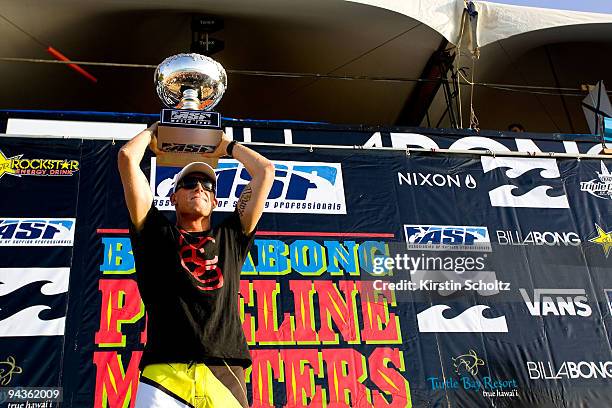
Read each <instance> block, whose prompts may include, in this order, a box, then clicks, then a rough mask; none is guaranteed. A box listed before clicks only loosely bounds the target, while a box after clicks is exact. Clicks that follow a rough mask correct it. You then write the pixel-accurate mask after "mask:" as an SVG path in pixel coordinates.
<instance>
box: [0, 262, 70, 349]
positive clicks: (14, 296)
mask: <svg viewBox="0 0 612 408" xmlns="http://www.w3.org/2000/svg"><path fill="white" fill-rule="evenodd" d="M69 275H70V268H0V337H24V336H62V335H63V334H64V326H65V323H66V296H67V292H68V278H69Z"/></svg>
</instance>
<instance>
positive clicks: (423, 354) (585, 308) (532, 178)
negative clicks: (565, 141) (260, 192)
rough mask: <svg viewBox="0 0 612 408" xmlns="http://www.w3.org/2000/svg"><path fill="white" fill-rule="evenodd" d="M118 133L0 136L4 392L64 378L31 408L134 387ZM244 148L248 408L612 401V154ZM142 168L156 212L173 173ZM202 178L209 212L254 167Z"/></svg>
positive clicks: (130, 395)
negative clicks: (256, 213) (255, 199)
mask: <svg viewBox="0 0 612 408" xmlns="http://www.w3.org/2000/svg"><path fill="white" fill-rule="evenodd" d="M121 145H122V143H119V142H117V143H113V142H111V141H93V140H85V141H82V140H62V139H30V138H3V139H1V141H0V196H1V197H2V200H0V386H2V387H22V386H23V387H25V386H27V387H62V389H63V402H62V403H51V402H48V403H47V402H45V403H46V404H47V405H45V407H51V406H62V407H96V408H99V407H126V406H132V403H133V400H134V396H135V393H136V388H137V384H138V374H139V373H138V368H137V367H138V362H139V360H140V357H141V355H142V350H143V348H144V344H145V343H146V340H147V338H146V313H145V307H144V305H143V303H142V300H141V299H140V296H139V293H138V289H137V286H136V282H135V276H136V274H137V273H138V271H136V270H135V268H134V259H133V254H132V250H131V244H130V240H129V237H128V234H127V229H126V228H127V225H128V223H127V222H128V214H127V210H126V208H125V204H124V200H123V193H122V188H121V184H120V179H119V175H118V171H117V164H116V156H117V152H118V149H119V148H120V147H121ZM256 150H258V151H259V152H260V153H262V154H264V155H265V156H266V157H268V158H269V159H270V160H272V161H273V162H274V163H275V167H276V175H275V181H274V185H273V188H272V191H271V193H270V196H269V198H268V201H267V204H266V209H265V214H264V216H263V217H262V220H261V222H260V224H259V227H258V232H257V235H256V239H255V242H254V244H253V247H252V250H251V252H250V254H249V256H248V258H247V261H246V263H245V265H244V266H243V269H242V282H241V287H240V295H241V296H240V302H239V304H238V305H236V307H238V308H239V310H240V314H241V316H242V318H243V328H244V332H245V334H246V338H247V340H248V342H249V345H250V349H251V353H252V356H253V366H252V368H251V369H249V370H248V371H247V382H248V384H247V385H248V394H249V400H250V401H251V402H252V404H253V406H254V407H305V406H315V407H316V406H330V407H349V406H350V407H410V406H414V407H442V406H444V407H448V406H451V407H472V406H492V407H493V406H494V407H510V406H512V407H520V406H524V407H552V406H566V407H578V406H593V407H603V406H612V388H611V387H610V385H611V380H612V352H611V347H610V338H611V337H610V336H611V329H610V328H611V327H612V317H611V312H612V270H611V268H610V258H609V254H610V250H611V249H612V217H611V215H612V214H611V205H612V201H611V199H612V176H611V175H610V169H611V168H612V161H602V160H587V159H582V160H575V159H558V158H535V157H499V156H497V157H494V156H479V155H459V154H452V155H449V154H446V155H445V154H440V153H423V154H410V155H406V153H405V152H403V151H374V150H355V149H348V148H347V149H328V148H313V149H308V148H299V147H289V146H287V147H269V146H267V147H263V146H258V147H257V148H256ZM142 167H143V170H144V172H145V174H146V175H147V176H148V177H149V178H150V183H151V188H152V190H153V192H154V197H155V203H156V205H157V206H158V207H159V208H160V209H162V210H171V209H172V208H171V207H170V206H169V204H168V197H169V192H170V189H171V186H172V177H173V176H174V174H175V173H176V172H177V171H178V170H179V169H172V168H162V167H157V166H156V165H155V159H154V158H153V157H150V156H147V157H146V158H145V159H144V160H143V163H142ZM217 172H218V180H219V185H218V196H219V197H218V198H219V202H220V205H219V208H218V209H217V210H216V211H215V214H214V216H213V222H219V221H220V220H222V219H223V218H224V217H225V216H227V214H228V213H229V212H230V211H233V206H234V204H235V202H236V201H237V198H238V196H239V194H240V192H241V190H242V188H243V187H244V186H245V185H246V184H247V183H248V181H249V176H248V174H247V173H246V171H244V169H243V168H242V166H241V165H240V164H239V163H237V162H236V161H233V160H229V159H228V160H221V162H220V165H219V168H218V169H217ZM166 215H167V216H168V217H170V218H171V219H173V217H174V214H173V212H172V211H166ZM159 284H160V285H164V284H166V283H165V282H163V281H160V283H159ZM176 347H181V338H180V337H177V339H176ZM4 404H6V403H4ZM9 404H10V403H9ZM5 406H11V405H5ZM12 406H15V407H18V406H20V405H12ZM21 406H22V407H26V405H21ZM31 406H34V405H31ZM40 406H42V405H40Z"/></svg>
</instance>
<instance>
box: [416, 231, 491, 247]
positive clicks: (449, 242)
mask: <svg viewBox="0 0 612 408" xmlns="http://www.w3.org/2000/svg"><path fill="white" fill-rule="evenodd" d="M404 233H405V234H404V235H405V237H406V244H407V246H408V249H410V250H412V249H414V250H421V251H480V252H491V239H490V237H489V230H488V229H487V227H474V226H458V225H404Z"/></svg>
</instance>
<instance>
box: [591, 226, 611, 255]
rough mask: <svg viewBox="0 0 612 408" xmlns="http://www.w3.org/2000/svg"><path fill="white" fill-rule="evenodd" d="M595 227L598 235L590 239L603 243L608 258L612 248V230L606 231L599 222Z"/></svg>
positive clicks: (602, 246)
mask: <svg viewBox="0 0 612 408" xmlns="http://www.w3.org/2000/svg"><path fill="white" fill-rule="evenodd" d="M595 228H596V229H597V236H596V237H595V238H592V239H589V242H593V243H594V244H597V245H601V249H603V251H604V254H605V255H606V258H607V257H608V255H609V254H610V249H611V248H612V231H605V230H604V229H603V228H601V227H600V226H599V225H597V224H595Z"/></svg>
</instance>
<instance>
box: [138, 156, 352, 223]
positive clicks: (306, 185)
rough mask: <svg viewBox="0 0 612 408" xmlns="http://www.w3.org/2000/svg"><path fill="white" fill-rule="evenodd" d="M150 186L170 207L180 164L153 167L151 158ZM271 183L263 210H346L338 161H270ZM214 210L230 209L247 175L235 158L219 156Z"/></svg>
mask: <svg viewBox="0 0 612 408" xmlns="http://www.w3.org/2000/svg"><path fill="white" fill-rule="evenodd" d="M151 160H152V162H151V178H150V180H151V187H152V189H153V192H154V197H155V205H156V206H157V208H158V209H160V210H174V207H173V206H172V205H171V204H170V194H171V192H172V187H173V185H174V177H175V175H176V173H178V172H179V171H180V168H174V167H157V168H156V166H155V158H153V159H151ZM273 163H274V166H275V168H276V172H275V177H274V183H273V184H272V189H271V190H270V194H269V195H268V198H267V200H266V204H265V208H264V211H265V212H274V213H306V214H346V199H345V195H344V182H343V178H342V167H341V165H340V163H321V162H296V161H274V162H273ZM215 173H216V174H217V200H218V202H219V205H218V207H217V210H218V211H227V212H232V211H234V208H235V206H236V203H237V202H238V199H239V198H240V194H241V193H242V190H243V189H244V187H245V186H246V185H247V184H248V183H249V182H250V181H251V176H250V175H249V173H248V172H247V170H246V169H245V168H244V166H243V165H242V164H240V163H239V162H237V161H235V160H230V159H227V160H220V161H219V164H218V165H217V168H216V169H215Z"/></svg>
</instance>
